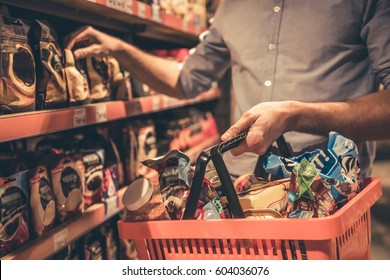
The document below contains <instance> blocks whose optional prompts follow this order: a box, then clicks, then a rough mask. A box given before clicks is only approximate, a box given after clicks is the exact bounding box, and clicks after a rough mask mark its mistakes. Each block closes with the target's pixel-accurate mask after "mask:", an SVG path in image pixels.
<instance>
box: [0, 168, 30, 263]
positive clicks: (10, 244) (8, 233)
mask: <svg viewBox="0 0 390 280" xmlns="http://www.w3.org/2000/svg"><path fill="white" fill-rule="evenodd" d="M27 172H28V171H23V172H19V173H17V174H14V175H12V176H9V177H1V178H0V214H1V215H0V256H1V257H3V256H4V255H6V254H7V253H9V252H11V251H13V250H15V249H17V248H19V247H20V246H21V245H22V244H24V243H26V242H27V241H28V240H29V238H30V234H29V191H28V178H27Z"/></svg>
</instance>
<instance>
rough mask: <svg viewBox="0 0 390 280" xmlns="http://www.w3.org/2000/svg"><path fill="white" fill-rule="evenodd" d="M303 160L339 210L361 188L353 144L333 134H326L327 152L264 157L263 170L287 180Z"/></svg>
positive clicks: (355, 148)
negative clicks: (310, 165)
mask: <svg viewBox="0 0 390 280" xmlns="http://www.w3.org/2000/svg"><path fill="white" fill-rule="evenodd" d="M303 158H305V159H306V160H308V161H309V162H310V163H312V164H313V165H314V166H315V168H316V170H317V171H318V174H319V175H320V176H321V178H323V179H324V180H325V181H324V183H326V184H328V185H330V186H331V187H332V195H333V197H334V198H335V200H336V202H337V204H338V206H339V207H341V206H342V205H344V204H345V203H346V202H347V201H348V200H349V199H350V198H352V197H354V196H355V195H356V194H357V193H358V192H360V190H361V189H362V188H363V180H362V178H361V175H360V165H359V155H358V151H357V147H356V144H355V143H354V142H353V141H352V140H349V139H347V138H345V137H343V136H341V135H340V134H338V133H337V132H330V133H329V142H328V149H327V150H320V149H317V150H315V151H313V152H307V153H304V154H302V155H301V156H298V157H292V158H284V157H280V156H276V155H273V154H268V155H266V157H265V159H264V169H265V170H266V172H268V173H270V174H272V175H274V176H277V177H280V176H283V177H285V178H289V177H290V176H291V172H292V170H293V168H294V167H295V165H296V164H297V163H300V162H301V161H302V159H303Z"/></svg>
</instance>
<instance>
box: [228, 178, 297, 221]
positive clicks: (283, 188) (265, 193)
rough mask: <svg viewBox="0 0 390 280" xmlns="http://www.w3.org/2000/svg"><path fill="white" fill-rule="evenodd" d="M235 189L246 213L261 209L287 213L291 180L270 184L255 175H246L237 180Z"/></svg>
mask: <svg viewBox="0 0 390 280" xmlns="http://www.w3.org/2000/svg"><path fill="white" fill-rule="evenodd" d="M234 187H235V189H236V192H237V196H238V200H239V202H240V205H241V207H242V209H243V210H244V211H245V210H261V209H272V210H275V211H277V212H279V213H283V212H285V211H286V207H287V198H288V194H287V192H288V189H289V187H290V180H289V179H281V180H276V181H272V182H268V181H266V180H264V179H263V178H260V177H256V176H255V175H254V174H246V175H242V176H240V177H239V178H237V180H236V181H235V182H234ZM247 213H249V212H247Z"/></svg>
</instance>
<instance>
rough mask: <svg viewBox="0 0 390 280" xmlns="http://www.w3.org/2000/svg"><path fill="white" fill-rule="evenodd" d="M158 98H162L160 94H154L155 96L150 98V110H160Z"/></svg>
mask: <svg viewBox="0 0 390 280" xmlns="http://www.w3.org/2000/svg"><path fill="white" fill-rule="evenodd" d="M160 100H162V98H161V96H155V98H152V110H153V111H159V110H161V106H160Z"/></svg>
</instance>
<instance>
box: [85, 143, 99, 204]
mask: <svg viewBox="0 0 390 280" xmlns="http://www.w3.org/2000/svg"><path fill="white" fill-rule="evenodd" d="M82 159H83V163H84V170H85V171H84V172H85V173H84V174H85V184H84V186H85V188H84V190H83V197H84V207H85V208H88V207H89V206H91V205H92V204H95V203H98V202H101V201H102V195H103V194H102V192H103V189H104V173H103V169H104V150H102V149H100V150H87V151H83V152H82Z"/></svg>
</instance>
